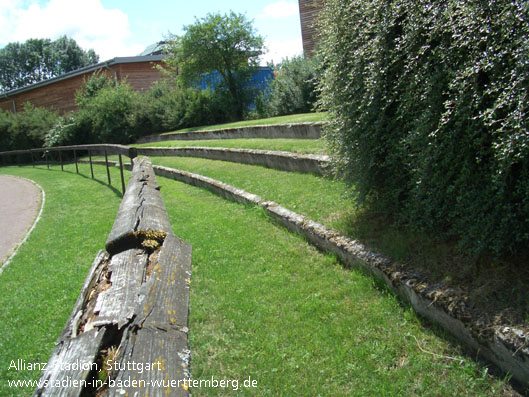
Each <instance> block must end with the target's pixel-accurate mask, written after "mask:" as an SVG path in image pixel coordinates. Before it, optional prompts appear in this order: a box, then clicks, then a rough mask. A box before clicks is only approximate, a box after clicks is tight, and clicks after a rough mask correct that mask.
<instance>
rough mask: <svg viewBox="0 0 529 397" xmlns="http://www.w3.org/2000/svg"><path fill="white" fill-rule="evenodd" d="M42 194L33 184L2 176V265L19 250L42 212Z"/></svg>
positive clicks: (0, 185)
mask: <svg viewBox="0 0 529 397" xmlns="http://www.w3.org/2000/svg"><path fill="white" fill-rule="evenodd" d="M40 202H41V192H40V190H39V188H37V187H36V186H35V185H34V184H33V183H31V182H29V181H27V180H25V179H21V178H16V177H13V176H8V175H0V264H2V263H3V262H5V261H6V260H7V258H8V257H9V255H11V253H12V252H13V251H14V250H15V249H16V248H17V246H18V244H19V243H20V242H21V241H22V240H23V239H24V237H25V236H26V233H27V232H28V231H29V229H30V228H31V226H32V225H33V222H34V221H35V218H36V217H37V214H38V213H39V210H40V205H41V204H40Z"/></svg>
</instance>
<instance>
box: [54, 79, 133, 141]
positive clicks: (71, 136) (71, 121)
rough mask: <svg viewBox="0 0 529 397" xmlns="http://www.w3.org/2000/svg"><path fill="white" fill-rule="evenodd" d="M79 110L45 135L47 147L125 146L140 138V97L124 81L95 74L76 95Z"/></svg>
mask: <svg viewBox="0 0 529 397" xmlns="http://www.w3.org/2000/svg"><path fill="white" fill-rule="evenodd" d="M76 103H77V105H78V106H79V110H78V111H76V112H73V113H71V114H69V115H67V116H64V117H62V118H61V119H60V120H59V121H58V122H57V123H56V124H55V126H54V127H53V128H52V129H50V130H49V132H48V133H47V135H46V145H47V146H57V145H79V144H86V143H121V144H127V143H131V142H133V141H134V139H135V138H137V137H138V136H139V131H138V123H137V120H136V118H137V112H138V109H139V94H138V93H135V92H134V91H133V90H132V88H131V86H130V85H129V84H128V83H127V82H126V81H121V82H115V81H113V80H111V79H108V78H107V77H105V76H104V75H99V74H94V75H92V76H91V78H90V79H88V80H87V81H85V83H84V84H83V86H82V88H81V90H79V91H78V93H77V95H76Z"/></svg>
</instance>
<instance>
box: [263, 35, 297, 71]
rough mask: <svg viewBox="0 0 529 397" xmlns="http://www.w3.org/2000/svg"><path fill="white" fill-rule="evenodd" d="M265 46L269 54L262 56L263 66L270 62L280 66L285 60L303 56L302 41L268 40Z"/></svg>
mask: <svg viewBox="0 0 529 397" xmlns="http://www.w3.org/2000/svg"><path fill="white" fill-rule="evenodd" d="M265 46H266V48H267V49H268V51H267V53H266V54H264V55H262V56H261V62H260V63H261V65H266V64H267V63H269V62H273V63H274V64H278V63H279V62H281V61H282V60H283V59H285V58H292V57H294V56H297V55H301V54H303V43H302V41H301V39H295V40H286V41H285V40H267V41H266V42H265Z"/></svg>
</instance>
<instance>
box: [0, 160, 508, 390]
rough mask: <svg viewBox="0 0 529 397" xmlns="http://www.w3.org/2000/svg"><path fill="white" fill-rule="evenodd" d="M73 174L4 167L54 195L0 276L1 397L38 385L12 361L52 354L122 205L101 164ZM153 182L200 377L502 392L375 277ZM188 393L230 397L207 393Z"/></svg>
mask: <svg viewBox="0 0 529 397" xmlns="http://www.w3.org/2000/svg"><path fill="white" fill-rule="evenodd" d="M217 165H218V164H217ZM254 168H259V167H254ZM66 169H67V170H68V171H70V172H64V173H61V171H60V168H59V167H54V168H53V169H52V170H51V171H48V170H47V169H46V168H45V167H37V168H31V167H25V168H16V167H11V168H2V169H0V172H2V173H8V174H12V175H20V176H24V177H26V178H30V179H33V180H35V181H36V182H37V183H39V184H40V185H41V186H42V187H43V188H44V189H45V191H46V206H45V209H44V213H43V217H42V219H41V221H40V222H39V223H38V225H37V227H36V228H35V230H34V231H33V233H32V235H31V237H30V238H29V239H28V241H27V242H26V243H25V244H24V245H23V246H22V247H21V249H20V251H19V254H18V255H17V257H16V258H15V260H14V261H13V262H12V263H11V264H10V265H9V267H8V268H7V269H6V270H5V271H4V273H3V274H2V275H1V276H0V302H1V304H0V318H1V319H2V320H3V321H2V322H1V324H0V349H1V351H2V354H1V356H0V395H21V390H15V391H14V390H11V389H9V388H7V385H6V380H7V379H16V378H26V379H38V378H39V375H40V374H39V373H38V372H27V373H22V374H18V373H13V372H10V371H8V370H7V368H8V366H9V362H10V360H13V359H15V360H16V359H18V358H21V359H25V360H26V361H28V362H33V361H35V362H37V361H38V362H40V361H46V360H47V359H48V358H49V355H50V353H51V351H52V349H53V344H54V342H55V340H56V339H57V337H58V335H59V333H60V332H61V330H62V329H63V327H64V325H65V322H66V319H67V318H68V316H69V314H70V312H71V309H72V307H73V304H74V302H75V299H76V298H77V295H78V293H79V290H80V287H81V285H82V283H83V281H84V279H85V277H86V275H87V272H88V269H89V267H90V265H91V262H92V260H93V258H94V257H95V255H96V253H97V251H98V249H100V248H102V247H103V246H104V242H105V240H106V237H107V236H108V233H109V232H110V229H111V226H112V223H113V220H114V218H115V216H116V213H117V209H118V207H119V203H120V200H121V197H120V193H119V191H116V190H114V189H112V188H109V187H108V186H106V185H105V184H104V181H105V180H106V179H105V178H106V171H105V169H104V167H101V166H95V171H96V175H97V177H98V179H99V180H100V182H97V181H93V180H91V179H89V178H88V177H87V176H88V175H89V168H88V165H81V170H82V173H83V174H84V177H83V176H78V175H76V174H75V173H74V172H72V171H73V170H74V169H75V168H74V167H73V166H67V167H66ZM112 171H113V180H115V181H116V182H118V181H119V179H118V178H119V177H118V173H117V170H116V169H113V170H112ZM239 171H241V170H239ZM247 171H249V170H247ZM274 172H275V171H274ZM235 174H236V173H235ZM285 174H288V173H285ZM293 175H296V174H293ZM300 175H301V174H300ZM261 177H262V176H261V175H259V173H257V174H256V175H255V178H256V179H259V178H261ZM276 177H277V178H278V176H277V175H276V174H274V175H273V177H270V176H269V177H268V178H267V179H273V178H276ZM314 178H315V177H314ZM248 179H249V178H248ZM316 179H318V180H320V181H325V180H324V179H322V178H316ZM158 181H159V184H160V185H161V186H162V190H161V192H162V197H163V200H164V203H165V206H166V208H167V210H168V213H169V216H170V220H171V223H172V225H173V229H174V232H175V234H176V235H177V236H179V237H181V238H183V239H184V240H186V241H187V242H189V243H191V244H192V245H193V260H192V270H193V274H192V277H191V280H192V283H191V300H190V304H191V307H190V317H189V321H190V324H189V328H190V346H191V350H192V364H191V365H192V366H191V370H192V375H193V378H194V379H211V377H214V378H215V379H240V380H241V382H242V380H244V379H248V377H251V378H252V379H254V380H256V381H257V388H254V389H245V390H243V393H244V394H246V395H258V396H277V395H302V396H305V395H358V396H364V395H403V396H404V395H406V396H408V395H411V396H413V395H416V396H439V395H469V396H474V395H491V396H492V395H497V394H499V393H501V391H502V390H503V389H504V388H506V387H507V386H505V384H504V383H503V382H502V381H501V380H499V379H497V378H491V377H490V376H488V375H487V374H486V373H485V370H484V369H483V368H482V367H480V366H478V365H477V364H476V363H475V362H473V361H472V360H470V359H468V358H466V357H462V356H461V352H460V350H459V348H457V347H455V346H454V345H452V344H450V343H448V342H447V341H446V339H445V337H444V335H443V334H442V332H440V331H438V330H436V328H435V327H432V326H429V325H427V326H426V327H425V326H424V325H423V324H421V323H420V321H419V320H418V319H417V317H416V315H415V314H414V313H413V312H412V311H411V309H409V308H407V307H403V306H402V305H400V304H399V303H398V302H397V301H396V299H395V297H394V296H392V295H389V294H387V293H386V292H384V291H381V290H379V289H377V288H376V287H375V286H374V284H373V281H372V279H371V278H370V277H367V276H364V275H363V274H362V273H361V272H359V271H355V270H346V269H344V268H343V267H342V266H340V265H339V264H338V263H337V261H336V259H335V258H334V257H333V256H330V255H324V254H322V253H320V252H319V251H317V250H316V249H314V248H313V247H312V246H310V245H309V244H308V243H307V242H306V241H305V240H304V239H302V238H301V237H299V236H297V235H293V234H291V233H289V232H288V231H287V230H286V229H284V228H282V227H280V226H278V225H276V224H275V223H273V222H271V221H270V219H269V218H268V217H267V216H266V215H265V213H264V212H263V211H262V210H261V209H260V208H256V207H247V206H243V205H240V204H236V203H233V202H229V201H225V200H223V199H221V198H219V197H217V196H215V195H214V194H212V193H210V192H208V191H206V190H203V189H199V188H195V187H191V186H188V185H185V184H182V183H178V182H175V181H172V180H169V179H165V178H158ZM275 183H276V184H282V183H289V182H288V180H283V179H280V180H277V181H276V182H275ZM305 183H306V184H307V185H306V186H305V189H306V191H312V190H316V187H313V186H312V185H310V183H311V182H310V180H307V181H305ZM313 183H316V182H313ZM272 184H273V183H271V182H270V183H263V185H264V187H263V189H264V193H267V194H269V195H271V193H272V192H273V191H274V190H273V189H272V186H271V185H272ZM269 185H270V186H269ZM331 186H332V185H328V186H327V185H326V186H324V187H323V188H325V189H330V187H331ZM341 188H342V187H341V186H337V187H336V189H337V191H338V190H340V189H341ZM318 189H320V188H319V187H318ZM248 190H249V191H252V190H251V189H248ZM283 190H285V191H287V190H288V189H286V188H284V189H283ZM293 190H295V189H293ZM291 195H292V197H291ZM294 195H295V194H293V193H288V194H287V195H286V196H285V197H284V199H285V200H293V197H294ZM263 196H265V197H267V198H273V197H268V196H266V194H263ZM330 196H334V193H332V194H330ZM332 200H333V202H334V200H336V198H334V197H333V198H332ZM338 200H341V199H340V198H339V197H338ZM319 211H322V212H321V214H320V216H325V214H326V212H328V210H323V209H320V210H319ZM30 392H31V390H26V393H24V392H22V394H29V393H30ZM192 393H193V395H231V394H234V393H233V391H232V390H231V389H206V388H203V389H193V390H192Z"/></svg>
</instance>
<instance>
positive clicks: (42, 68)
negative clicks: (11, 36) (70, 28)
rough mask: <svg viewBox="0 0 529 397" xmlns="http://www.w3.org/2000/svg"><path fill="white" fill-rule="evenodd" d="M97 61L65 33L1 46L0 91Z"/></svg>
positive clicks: (96, 57)
mask: <svg viewBox="0 0 529 397" xmlns="http://www.w3.org/2000/svg"><path fill="white" fill-rule="evenodd" d="M98 61H99V56H98V55H97V54H96V53H95V52H94V50H92V49H90V50H88V51H84V50H83V49H82V48H81V47H79V45H78V44H77V43H76V42H75V40H74V39H71V38H68V37H66V36H63V37H60V38H59V39H57V40H55V41H51V40H50V39H29V40H27V41H25V42H24V43H18V42H17V43H9V44H7V45H6V46H5V47H4V48H2V49H0V91H9V90H13V89H16V88H21V87H24V86H27V85H30V84H34V83H38V82H39V81H42V80H46V79H50V78H52V77H56V76H59V75H61V74H63V73H66V72H70V71H72V70H76V69H79V68H82V67H83V66H88V65H91V64H94V63H97V62H98Z"/></svg>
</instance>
